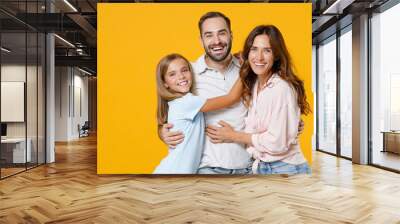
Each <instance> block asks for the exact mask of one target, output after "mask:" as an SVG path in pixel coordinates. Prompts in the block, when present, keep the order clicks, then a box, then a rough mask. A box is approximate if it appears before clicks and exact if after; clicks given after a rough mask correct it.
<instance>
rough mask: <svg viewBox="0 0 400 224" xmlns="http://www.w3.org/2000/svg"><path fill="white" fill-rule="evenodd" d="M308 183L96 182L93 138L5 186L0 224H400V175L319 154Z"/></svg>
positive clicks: (1, 185) (242, 179)
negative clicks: (53, 161) (54, 161)
mask: <svg viewBox="0 0 400 224" xmlns="http://www.w3.org/2000/svg"><path fill="white" fill-rule="evenodd" d="M314 158H315V161H314V163H313V166H312V167H313V174H312V175H310V176H307V175H301V176H291V177H287V176H234V177H229V176H228V177H223V176H212V177H205V176H186V177H174V176H168V177H159V176H158V177H154V176H145V175H97V174H96V139H95V137H89V138H83V139H82V140H79V141H75V142H69V143H68V144H57V146H56V163H54V164H49V165H45V166H41V167H38V168H35V169H33V170H29V171H27V172H25V173H21V174H19V175H16V176H13V177H10V178H7V179H5V180H2V181H0V223H213V224H214V223H371V224H380V223H384V224H386V223H400V175H399V174H396V173H391V172H388V171H384V170H380V169H378V168H374V167H370V166H360V165H354V164H352V163H351V162H350V161H347V160H343V159H338V158H336V157H333V156H330V155H326V154H323V153H319V152H317V153H316V154H315V156H314Z"/></svg>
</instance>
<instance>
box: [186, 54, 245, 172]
mask: <svg viewBox="0 0 400 224" xmlns="http://www.w3.org/2000/svg"><path fill="white" fill-rule="evenodd" d="M192 66H193V69H194V73H195V75H194V78H195V90H194V92H195V93H196V94H197V95H199V96H200V97H202V98H207V99H208V98H212V97H217V96H222V95H226V94H228V93H229V91H230V90H231V88H232V87H233V85H234V84H235V82H236V80H237V79H238V78H239V70H240V64H239V62H238V60H237V59H236V58H234V57H233V59H232V61H231V63H230V65H229V66H228V69H227V71H226V72H225V73H224V74H222V73H220V72H219V71H217V70H216V69H213V68H209V67H208V66H207V64H206V62H205V58H204V55H202V56H201V57H200V58H199V59H198V60H197V61H196V62H194V63H192ZM204 114H205V116H204V117H205V121H206V125H207V124H212V125H217V123H218V122H219V121H221V120H223V121H225V122H227V123H228V124H230V125H231V126H232V127H233V128H234V129H235V130H238V131H243V130H244V126H245V122H244V119H245V117H246V116H247V108H246V107H245V106H244V104H243V103H242V102H238V103H236V104H234V105H233V106H230V107H227V108H225V109H222V110H218V111H211V112H207V113H204ZM249 163H250V155H249V154H248V153H247V152H246V150H245V146H244V145H243V144H238V143H220V144H214V143H212V142H211V141H210V138H209V137H208V136H206V141H205V144H204V151H203V156H202V159H201V162H200V167H222V168H225V169H242V168H246V167H248V166H249Z"/></svg>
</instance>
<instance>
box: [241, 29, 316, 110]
mask: <svg viewBox="0 0 400 224" xmlns="http://www.w3.org/2000/svg"><path fill="white" fill-rule="evenodd" d="M262 34H266V35H268V37H269V40H270V44H271V48H272V54H273V58H274V64H273V65H272V68H271V70H272V74H274V73H276V74H278V75H279V76H280V77H281V78H282V79H284V80H285V81H287V82H288V83H289V84H290V85H291V86H292V87H293V88H294V90H295V91H296V93H297V104H298V105H299V108H300V111H301V113H302V114H305V115H307V114H308V113H310V112H311V109H310V105H309V104H308V102H307V99H306V93H305V89H304V83H303V81H302V80H300V79H299V77H297V75H296V74H295V73H294V71H293V70H294V69H293V64H292V60H291V58H290V55H289V52H288V50H287V48H286V45H285V41H284V39H283V37H282V34H281V32H280V31H279V29H278V28H277V27H275V26H273V25H260V26H257V27H255V28H254V29H253V30H252V31H251V32H250V34H249V35H248V36H247V38H246V41H245V43H244V47H243V51H242V57H243V65H242V67H241V69H240V78H241V80H242V82H243V86H244V89H243V94H242V97H243V100H244V103H245V105H246V106H247V107H249V106H250V103H251V98H252V89H253V87H254V84H255V83H256V81H257V75H256V74H255V73H254V72H253V70H252V69H251V67H250V64H249V52H250V49H251V47H252V46H253V42H254V39H255V38H256V37H257V36H258V35H262Z"/></svg>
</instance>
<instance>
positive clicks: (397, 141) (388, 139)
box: [381, 131, 400, 154]
mask: <svg viewBox="0 0 400 224" xmlns="http://www.w3.org/2000/svg"><path fill="white" fill-rule="evenodd" d="M381 133H382V134H383V150H382V152H392V153H396V154H400V131H382V132H381Z"/></svg>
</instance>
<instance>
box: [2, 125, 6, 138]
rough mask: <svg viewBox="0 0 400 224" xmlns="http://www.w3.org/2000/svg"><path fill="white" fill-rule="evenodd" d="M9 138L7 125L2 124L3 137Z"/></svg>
mask: <svg viewBox="0 0 400 224" xmlns="http://www.w3.org/2000/svg"><path fill="white" fill-rule="evenodd" d="M3 136H4V137H5V136H7V124H5V123H1V137H3Z"/></svg>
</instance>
